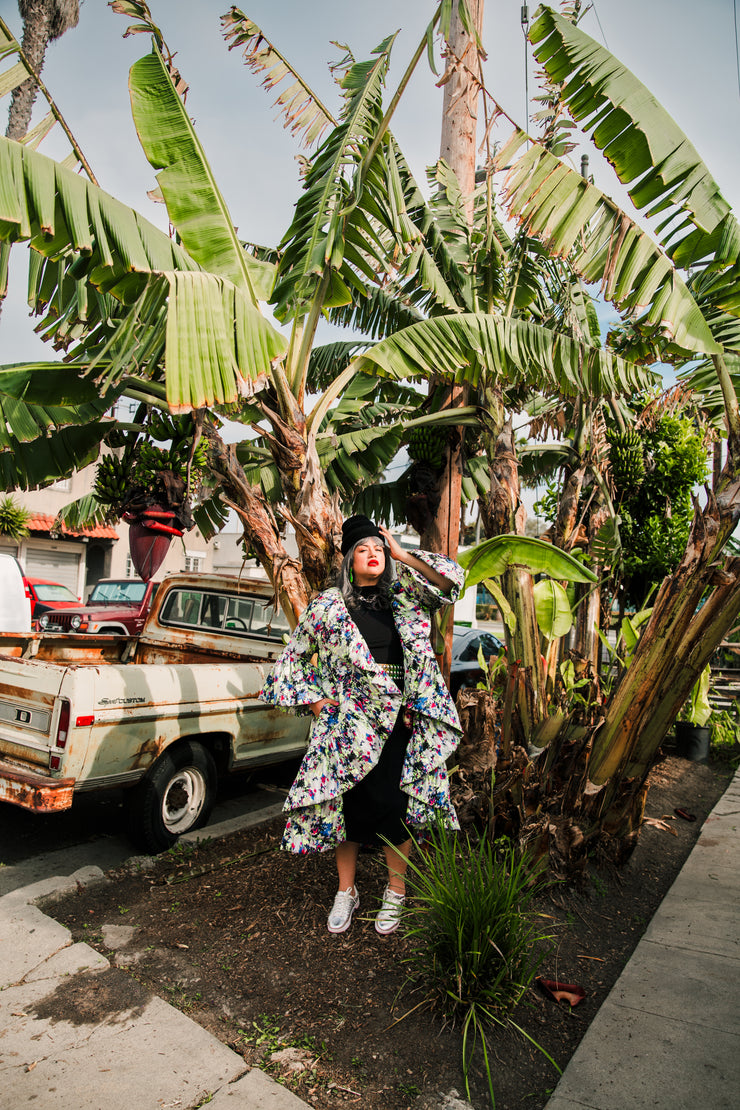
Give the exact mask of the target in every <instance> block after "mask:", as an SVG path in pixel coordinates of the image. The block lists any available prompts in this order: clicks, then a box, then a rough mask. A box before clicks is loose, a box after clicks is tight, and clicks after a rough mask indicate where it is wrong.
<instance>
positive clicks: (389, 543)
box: [378, 524, 406, 562]
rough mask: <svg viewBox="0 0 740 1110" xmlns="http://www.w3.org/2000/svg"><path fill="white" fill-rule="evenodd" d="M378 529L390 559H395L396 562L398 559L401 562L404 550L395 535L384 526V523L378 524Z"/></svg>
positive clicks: (404, 553)
mask: <svg viewBox="0 0 740 1110" xmlns="http://www.w3.org/2000/svg"><path fill="white" fill-rule="evenodd" d="M378 531H379V532H380V534H381V536H382V537H383V540H384V542H385V545H386V547H387V548H388V552H389V554H390V557H391V559H395V560H396V562H398V561H401V562H403V561H404V556H405V555H406V551H405V550H404V548H403V547H401V545H400V543H399V542H398V540H397V539H396V538H395V536H393V535H391V533H390V532H389V531H388V529H387V528H386V527H384V525H382V524H379V525H378Z"/></svg>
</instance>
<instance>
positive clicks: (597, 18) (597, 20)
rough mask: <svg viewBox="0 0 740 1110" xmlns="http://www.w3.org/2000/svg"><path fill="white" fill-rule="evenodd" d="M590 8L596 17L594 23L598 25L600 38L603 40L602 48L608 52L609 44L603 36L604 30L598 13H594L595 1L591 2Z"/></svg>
mask: <svg viewBox="0 0 740 1110" xmlns="http://www.w3.org/2000/svg"><path fill="white" fill-rule="evenodd" d="M591 7H592V8H593V10H594V15H595V16H596V22H597V23H598V25H599V30H600V31H601V37H602V39H603V40H604V46H605V47H606V48H607V50H608V49H609V43H608V42H607V41H606V35H605V34H604V28H603V27H602V26H601V20H600V19H599V13H598V12H597V11H596V0H591Z"/></svg>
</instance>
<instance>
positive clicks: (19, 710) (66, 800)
mask: <svg viewBox="0 0 740 1110" xmlns="http://www.w3.org/2000/svg"><path fill="white" fill-rule="evenodd" d="M270 595H271V588H270V587H269V586H268V585H267V584H262V583H260V582H253V581H249V580H240V579H237V578H230V577H227V576H225V575H208V574H176V575H171V576H169V577H167V578H165V580H164V581H163V582H162V583H161V585H160V586H159V588H158V590H157V592H156V594H155V596H154V600H153V603H152V607H151V609H150V611H149V614H148V616H147V619H146V622H145V624H144V627H143V629H142V631H141V632H140V633H139V635H138V636H132V637H129V636H115V635H88V636H84V637H82V636H79V635H75V634H67V633H46V634H44V633H39V632H35V633H34V632H31V633H13V632H5V633H0V801H3V802H9V803H11V804H13V805H18V806H22V807H24V808H25V809H29V810H35V811H37V812H45V813H48V812H53V811H58V810H64V809H67V808H69V807H70V806H71V805H72V801H73V798H74V797H75V795H76V794H79V793H80V792H82V791H92V790H99V789H101V788H108V787H116V788H125V794H124V798H125V800H126V802H127V812H128V824H129V830H130V833H131V836H132V839H133V840H134V841H135V843H137V844H138V845H139V846H140V847H142V848H145V849H147V850H150V851H162V850H163V849H165V848H168V847H170V846H171V845H172V844H174V843H175V841H176V840H177V838H178V837H179V836H180V835H181V834H182V833H184V832H187V831H189V830H190V829H195V828H200V827H201V826H203V825H204V824H206V822H207V821H208V817H209V815H210V812H211V809H212V807H213V804H214V800H215V793H216V785H217V780H218V777H219V775H224V774H226V773H228V772H231V771H237V770H242V769H248V768H252V767H256V766H259V765H262V764H267V763H277V762H279V761H281V760H284V759H289V758H291V757H293V756H298V755H300V754H301V753H302V752H303V751H304V750H305V747H306V743H307V740H308V721H307V720H306V718H304V717H294V716H292V715H289V714H286V713H284V712H282V711H280V710H275V709H272V708H270V707H268V706H267V705H265V704H264V703H263V702H261V701H259V699H258V697H257V695H258V692H259V690H260V689H261V687H262V684H263V682H264V680H265V676H266V674H267V672H268V670H269V668H270V666H271V664H272V663H273V662H274V660H275V659H276V658H277V656H278V655H279V653H280V651H281V650H282V646H283V635H284V634H285V633H286V632H287V631H288V625H287V622H286V620H285V618H284V616H283V615H282V613H280V611H279V610H277V611H276V609H275V608H273V606H272V602H271V596H270Z"/></svg>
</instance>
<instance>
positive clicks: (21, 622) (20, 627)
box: [0, 552, 31, 632]
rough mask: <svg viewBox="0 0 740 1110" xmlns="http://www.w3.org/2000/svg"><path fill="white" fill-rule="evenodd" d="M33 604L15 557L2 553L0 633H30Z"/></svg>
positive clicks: (0, 558)
mask: <svg viewBox="0 0 740 1110" xmlns="http://www.w3.org/2000/svg"><path fill="white" fill-rule="evenodd" d="M30 631H31V602H30V601H29V599H28V595H27V593H26V587H25V585H24V583H23V570H22V568H21V565H20V563H19V562H18V560H17V559H16V557H15V555H8V554H7V553H6V552H2V553H0V632H30Z"/></svg>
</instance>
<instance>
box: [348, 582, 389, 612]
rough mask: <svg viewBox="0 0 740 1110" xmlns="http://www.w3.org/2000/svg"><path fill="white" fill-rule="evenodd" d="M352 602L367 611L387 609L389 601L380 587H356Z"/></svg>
mask: <svg viewBox="0 0 740 1110" xmlns="http://www.w3.org/2000/svg"><path fill="white" fill-rule="evenodd" d="M352 600H353V601H354V602H355V604H357V605H361V606H362V607H363V608H365V609H387V608H389V605H388V599H387V598H386V596H385V594H383V593H382V592H381V590H380V588H379V587H378V586H355V587H354V589H353V591H352Z"/></svg>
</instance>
